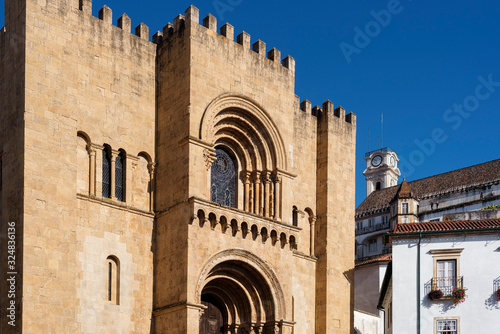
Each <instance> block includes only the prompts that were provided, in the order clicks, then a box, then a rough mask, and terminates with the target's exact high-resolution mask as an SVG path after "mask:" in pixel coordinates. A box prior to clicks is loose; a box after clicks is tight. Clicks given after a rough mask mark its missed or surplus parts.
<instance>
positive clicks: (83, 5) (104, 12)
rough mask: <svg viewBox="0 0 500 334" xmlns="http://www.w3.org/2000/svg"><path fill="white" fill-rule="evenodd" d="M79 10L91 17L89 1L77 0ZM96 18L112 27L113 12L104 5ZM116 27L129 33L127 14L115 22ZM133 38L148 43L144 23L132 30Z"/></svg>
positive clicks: (147, 29)
mask: <svg viewBox="0 0 500 334" xmlns="http://www.w3.org/2000/svg"><path fill="white" fill-rule="evenodd" d="M79 9H80V10H81V11H82V12H83V13H84V14H88V15H92V1H91V0H79ZM98 18H99V19H100V20H102V21H103V22H104V23H105V24H108V25H113V11H112V10H111V8H109V7H108V6H106V5H104V6H103V7H102V8H101V9H100V10H99V14H98ZM116 27H118V28H120V29H122V30H123V31H125V32H128V33H130V30H131V27H132V22H131V20H130V17H128V15H127V14H125V13H124V14H123V15H122V16H120V17H119V18H118V20H117V23H116ZM134 34H135V36H137V37H139V38H140V39H144V40H147V41H149V28H148V26H147V25H145V24H144V23H142V22H141V23H140V24H139V25H138V26H137V27H135V30H134Z"/></svg>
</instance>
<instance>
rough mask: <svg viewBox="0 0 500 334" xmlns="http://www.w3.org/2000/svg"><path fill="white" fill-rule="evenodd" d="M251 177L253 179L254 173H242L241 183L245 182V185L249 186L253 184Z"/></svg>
mask: <svg viewBox="0 0 500 334" xmlns="http://www.w3.org/2000/svg"><path fill="white" fill-rule="evenodd" d="M251 177H252V172H249V171H246V170H244V171H241V173H240V178H241V181H243V183H245V184H249V183H250V182H251Z"/></svg>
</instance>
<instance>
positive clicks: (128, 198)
mask: <svg viewBox="0 0 500 334" xmlns="http://www.w3.org/2000/svg"><path fill="white" fill-rule="evenodd" d="M90 5H91V2H89V1H83V2H82V3H81V4H80V3H79V2H78V1H76V0H71V1H63V0H61V1H56V0H49V1H46V2H45V1H44V2H43V3H42V2H36V1H28V5H27V6H28V7H27V13H28V14H27V21H28V22H27V32H26V45H27V51H26V107H25V111H26V112H25V131H26V133H25V149H24V152H25V158H26V160H25V169H24V174H25V189H26V192H25V194H24V195H25V196H24V205H25V208H24V212H25V214H24V226H25V229H24V235H25V240H24V272H23V275H24V308H23V316H24V317H23V327H24V330H25V331H26V332H30V333H54V332H57V333H110V332H126V333H145V332H147V331H149V329H150V322H149V320H148V319H150V315H151V308H152V305H151V300H152V283H153V282H152V274H153V263H152V249H151V247H152V229H153V214H152V213H150V212H149V211H150V207H149V203H147V201H146V202H145V201H144V200H143V199H139V198H140V197H141V196H142V198H143V197H144V196H143V195H144V194H147V192H148V187H149V185H148V184H147V183H146V184H145V185H144V180H143V179H144V176H143V175H144V170H141V168H142V169H144V168H147V167H144V163H143V162H142V160H141V159H151V160H152V161H154V153H155V149H154V138H155V45H154V44H152V43H150V42H149V41H148V40H147V34H146V35H145V36H146V37H145V38H144V37H142V38H141V37H140V36H135V35H132V34H130V20H129V19H128V18H127V17H126V16H124V17H122V19H121V26H122V27H123V29H122V28H119V27H116V26H113V25H112V24H111V21H112V17H111V15H112V14H111V10H110V9H109V8H107V7H106V8H104V9H103V10H101V12H100V18H96V17H93V16H92V15H91V11H90ZM141 29H144V27H142V28H141ZM104 145H109V147H111V149H112V150H113V152H114V153H118V150H119V149H121V150H124V151H125V153H126V158H125V161H126V165H125V167H124V168H125V175H126V180H125V194H126V195H125V198H124V201H119V200H116V199H112V198H110V199H107V198H103V196H102V176H101V175H102V169H101V166H102V149H103V147H104ZM92 156H93V157H94V158H91V157H92ZM92 159H94V160H92ZM91 171H92V172H91ZM146 175H147V171H146ZM141 184H142V185H143V186H142V187H141V186H140V185H141ZM138 185H139V186H138ZM141 192H142V193H143V194H142V195H141ZM146 196H147V195H146ZM108 256H114V257H115V258H117V259H118V261H119V270H120V276H119V277H120V298H119V301H118V302H117V303H111V302H108V301H107V273H108V267H107V262H106V261H107V260H106V259H107V257H108ZM116 304H118V305H116Z"/></svg>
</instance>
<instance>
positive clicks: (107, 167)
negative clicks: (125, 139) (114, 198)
mask: <svg viewBox="0 0 500 334" xmlns="http://www.w3.org/2000/svg"><path fill="white" fill-rule="evenodd" d="M102 197H106V198H110V197H111V158H110V156H109V152H108V150H107V149H106V148H104V149H103V150H102Z"/></svg>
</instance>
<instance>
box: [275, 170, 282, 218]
mask: <svg viewBox="0 0 500 334" xmlns="http://www.w3.org/2000/svg"><path fill="white" fill-rule="evenodd" d="M281 181H282V178H281V175H278V173H276V174H275V175H274V219H275V220H278V221H281Z"/></svg>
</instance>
